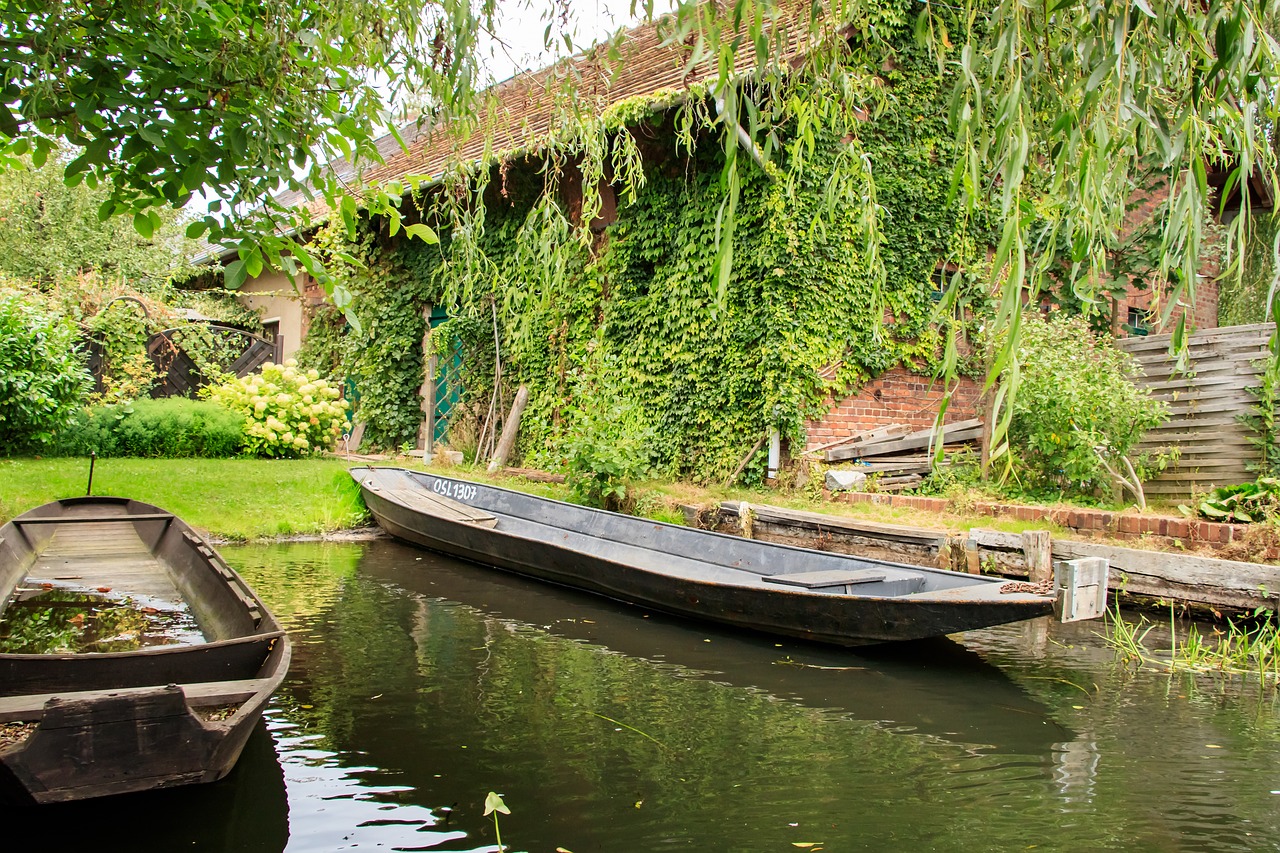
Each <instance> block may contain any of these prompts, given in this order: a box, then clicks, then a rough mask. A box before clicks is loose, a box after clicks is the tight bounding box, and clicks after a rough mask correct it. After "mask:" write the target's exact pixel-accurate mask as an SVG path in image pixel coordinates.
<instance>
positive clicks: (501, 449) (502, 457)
mask: <svg viewBox="0 0 1280 853" xmlns="http://www.w3.org/2000/svg"><path fill="white" fill-rule="evenodd" d="M528 402H529V386H528V385H521V386H520V387H519V388H518V389H516V400H515V402H514V403H512V404H511V414H509V415H507V422H506V423H504V424H503V425H502V437H501V438H499V439H498V448H497V450H495V451H493V458H492V459H491V460H489V473H490V474H492V473H493V472H494V471H497V470H498V469H499V468H501V467H502V466H503V465H505V464H507V454H509V453H510V452H511V448H512V446H513V445H514V444H515V443H516V434H517V433H518V432H519V431H520V416H521V415H523V414H524V407H525V405H526V404H528Z"/></svg>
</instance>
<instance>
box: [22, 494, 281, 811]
mask: <svg viewBox="0 0 1280 853" xmlns="http://www.w3.org/2000/svg"><path fill="white" fill-rule="evenodd" d="M104 530H106V531H111V532H112V535H114V536H118V537H123V538H124V539H127V540H128V542H129V543H131V544H130V547H133V544H135V543H134V540H135V539H136V540H137V543H136V544H138V545H140V547H141V549H142V551H145V552H146V553H147V554H148V555H149V556H147V557H145V558H144V557H140V556H139V554H140V553H142V551H138V549H137V548H134V550H133V551H130V553H129V555H128V557H127V558H123V557H121V556H120V555H119V554H118V553H116V554H108V555H107V556H105V557H104V556H103V555H102V549H101V548H97V547H95V546H94V544H93V543H94V538H93V537H95V536H100V535H102V532H103V531H104ZM130 531H132V533H130ZM133 534H136V537H135V536H134V535H133ZM59 536H61V537H62V538H61V539H59V538H57V537H59ZM56 543H62V544H61V545H59V546H58V547H61V548H63V551H62V552H59V556H58V558H57V559H56V560H54V559H53V558H51V557H49V556H48V554H49V551H50V550H51V549H52V548H53V547H54V545H55V544H56ZM67 543H71V547H67ZM64 554H65V556H64ZM51 562H56V563H57V565H58V566H59V567H60V571H61V573H62V574H61V575H59V577H76V578H92V577H94V573H95V572H99V573H100V572H101V571H103V569H102V565H114V566H116V568H115V569H113V570H112V571H115V573H116V574H115V576H116V577H118V578H123V579H128V578H129V577H131V576H136V577H144V576H145V577H153V576H154V577H161V575H160V574H156V572H157V570H158V571H159V572H160V573H162V576H163V578H167V579H168V580H167V581H166V582H168V583H171V584H172V586H173V588H174V589H175V590H176V591H177V592H178V593H179V594H180V596H181V598H182V600H183V601H184V603H185V604H187V605H188V606H189V607H190V608H191V610H192V612H193V613H194V614H195V615H196V620H197V622H198V623H199V627H200V628H201V630H202V632H203V633H204V634H205V636H206V637H207V638H208V640H209V642H205V643H197V644H184V645H162V646H153V647H150V648H144V649H139V650H136V651H123V652H99V653H87V654H0V724H9V725H12V724H16V723H25V724H26V725H27V726H28V727H31V726H34V729H33V730H30V731H29V733H28V734H26V736H25V737H24V738H23V739H21V740H20V741H18V742H16V743H11V744H9V745H7V746H0V797H3V798H4V799H6V800H8V801H10V802H14V803H28V804H30V803H38V804H40V803H54V802H67V801H73V800H83V799H90V798H94V797H103V796H109V795H115V794H124V793H133V792H138V791H147V790H153V789H158V788H171V787H176V786H179V785H188V784H195V783H202V782H213V781H216V780H218V779H221V778H223V777H224V776H226V775H227V774H228V773H229V772H230V771H231V769H232V768H233V767H234V766H235V763H236V761H237V759H238V758H239V756H240V753H241V751H242V749H243V748H244V745H245V742H246V741H247V740H248V738H249V736H250V734H251V733H252V731H253V729H254V727H255V725H256V724H257V722H258V720H259V719H260V718H261V716H262V711H263V708H264V707H265V706H266V704H267V701H268V700H269V699H270V697H271V694H272V693H273V692H274V691H275V689H276V688H277V687H278V686H279V685H280V683H281V682H282V681H283V679H284V676H285V673H286V672H287V670H288V668H289V659H290V646H289V639H288V636H287V635H286V634H285V632H284V631H283V630H281V628H280V625H279V624H278V623H277V622H276V620H275V617H274V616H272V615H271V613H270V611H269V610H268V609H267V608H266V606H265V605H264V604H263V603H262V601H261V600H260V599H258V597H257V596H256V595H255V594H254V593H253V592H252V590H250V589H249V587H248V586H247V585H246V584H245V582H244V581H243V580H242V579H241V578H240V577H239V575H237V574H236V573H235V572H234V571H233V570H231V569H230V568H229V567H228V566H227V565H226V563H225V562H223V560H222V558H221V557H220V556H219V555H218V554H217V552H216V551H214V549H213V548H212V547H211V546H210V545H209V544H208V543H207V542H205V541H204V540H203V539H202V538H201V537H200V536H199V535H198V534H196V532H195V531H194V530H192V529H191V528H190V527H189V526H188V525H187V524H185V523H184V522H183V521H181V520H180V519H178V518H176V517H174V516H172V515H170V514H169V513H165V512H163V511H162V510H160V509H158V508H156V507H154V506H151V505H149V504H143V503H140V502H138V501H132V500H128V499H124V498H75V499H71V500H64V501H56V502H53V503H49V504H45V505H44V506H41V507H37V508H36V509H33V510H31V511H30V512H27V513H25V514H23V515H21V516H18V517H17V518H15V519H13V520H12V521H11V522H9V523H8V524H6V525H4V527H0V615H3V613H4V611H5V610H6V609H8V607H9V605H10V603H11V601H13V600H14V599H15V598H16V597H17V595H18V591H19V590H20V584H22V583H23V581H24V579H25V580H26V581H27V583H28V585H29V586H32V585H33V583H35V584H38V582H39V581H40V577H39V576H38V574H36V575H32V577H28V575H29V573H31V572H33V570H34V571H35V572H36V573H40V572H47V568H48V565H49V564H50V563H51ZM121 565H123V566H124V568H123V569H121V568H119V566H121ZM157 567H158V569H157ZM77 572H78V573H80V574H76V573H77ZM130 572H132V573H133V574H132V575H131V574H130ZM99 576H101V575H99ZM88 582H89V583H92V581H88ZM140 583H141V581H140ZM104 589H105V587H104ZM127 589H128V588H127V587H121V588H117V589H116V590H115V591H116V592H117V593H125V592H126V591H127ZM25 592H27V593H30V592H32V590H31V589H28V590H26V591H25ZM211 709H217V710H216V712H214V713H211V712H210V710H211Z"/></svg>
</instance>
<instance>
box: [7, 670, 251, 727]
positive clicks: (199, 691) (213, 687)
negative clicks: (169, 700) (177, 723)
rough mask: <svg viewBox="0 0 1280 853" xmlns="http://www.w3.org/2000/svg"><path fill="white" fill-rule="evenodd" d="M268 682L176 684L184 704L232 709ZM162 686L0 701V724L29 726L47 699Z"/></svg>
mask: <svg viewBox="0 0 1280 853" xmlns="http://www.w3.org/2000/svg"><path fill="white" fill-rule="evenodd" d="M270 682H271V679H269V678H249V679H243V680H240V681H206V682H201V683H198V684H179V685H178V687H181V688H182V692H183V694H184V695H185V696H186V697H187V703H188V704H190V705H192V706H193V707H195V706H208V705H235V704H238V703H240V702H247V701H249V699H251V698H252V697H253V696H254V695H255V694H257V693H258V692H259V691H261V690H263V689H265V688H266V687H267V686H268V685H269V684H270ZM164 686H165V685H163V684H156V685H151V686H149V687H118V688H114V689H111V690H79V691H73V692H63V693H34V694H27V695H25V696H6V697H0V723H11V722H17V721H21V722H27V723H33V722H35V721H36V720H39V719H41V718H43V717H44V706H45V703H46V702H48V701H49V700H50V699H61V700H63V701H64V702H73V701H93V700H94V699H103V698H106V697H108V696H128V695H132V694H139V693H145V692H147V691H148V690H155V689H156V688H157V687H164Z"/></svg>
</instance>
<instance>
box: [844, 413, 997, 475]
mask: <svg viewBox="0 0 1280 853" xmlns="http://www.w3.org/2000/svg"><path fill="white" fill-rule="evenodd" d="M981 438H982V421H981V420H977V419H974V420H967V421H957V422H956V423H951V424H946V425H945V426H944V427H943V428H942V432H941V434H940V435H939V433H937V432H935V430H934V429H933V428H932V427H930V428H928V429H920V430H914V431H913V430H912V429H911V428H910V427H908V426H906V425H904V424H890V425H888V426H884V427H878V428H876V429H874V430H868V431H866V432H862V433H859V434H857V435H852V436H850V437H848V438H847V439H842V440H841V441H840V442H838V443H835V444H831V445H827V446H825V447H823V448H819V449H820V450H821V451H822V458H823V460H824V461H826V462H847V461H853V462H855V463H856V465H855V466H854V470H856V471H861V472H862V473H864V474H867V475H876V476H877V486H878V488H880V489H881V490H886V491H894V490H898V489H904V488H909V487H910V486H913V485H916V484H918V483H919V482H920V481H921V479H923V475H925V474H928V473H929V472H930V471H932V470H933V455H932V453H931V451H932V449H933V448H934V447H936V444H937V442H938V441H941V442H942V444H943V445H944V450H948V449H950V450H952V451H954V450H956V449H958V448H959V447H961V446H963V445H965V444H972V443H976V442H978V441H980V440H981Z"/></svg>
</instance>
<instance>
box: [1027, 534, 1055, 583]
mask: <svg viewBox="0 0 1280 853" xmlns="http://www.w3.org/2000/svg"><path fill="white" fill-rule="evenodd" d="M1022 553H1023V554H1024V555H1025V556H1026V558H1027V580H1028V581H1030V582H1031V583H1043V582H1045V581H1048V580H1052V579H1053V553H1052V543H1051V542H1050V541H1049V531H1047V530H1024V531H1022Z"/></svg>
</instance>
